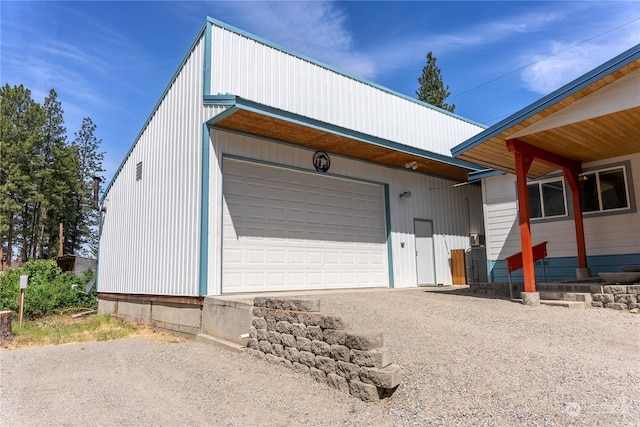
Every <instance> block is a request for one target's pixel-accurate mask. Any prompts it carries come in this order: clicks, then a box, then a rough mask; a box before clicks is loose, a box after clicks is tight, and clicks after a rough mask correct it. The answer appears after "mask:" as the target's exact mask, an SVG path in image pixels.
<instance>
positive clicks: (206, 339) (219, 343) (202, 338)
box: [196, 334, 247, 353]
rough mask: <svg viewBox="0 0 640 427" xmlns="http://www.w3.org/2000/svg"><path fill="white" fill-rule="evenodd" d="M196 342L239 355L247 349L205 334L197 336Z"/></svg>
mask: <svg viewBox="0 0 640 427" xmlns="http://www.w3.org/2000/svg"><path fill="white" fill-rule="evenodd" d="M196 342H201V343H205V344H211V345H215V346H216V347H220V348H223V349H225V350H229V351H233V352H234V353H240V352H242V351H246V350H247V347H245V346H243V345H240V344H237V343H234V342H231V341H227V340H224V339H222V338H218V337H214V336H212V335H207V334H198V335H196Z"/></svg>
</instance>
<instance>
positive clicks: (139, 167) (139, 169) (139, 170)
mask: <svg viewBox="0 0 640 427" xmlns="http://www.w3.org/2000/svg"><path fill="white" fill-rule="evenodd" d="M141 179H142V162H139V163H138V164H136V181H140V180H141Z"/></svg>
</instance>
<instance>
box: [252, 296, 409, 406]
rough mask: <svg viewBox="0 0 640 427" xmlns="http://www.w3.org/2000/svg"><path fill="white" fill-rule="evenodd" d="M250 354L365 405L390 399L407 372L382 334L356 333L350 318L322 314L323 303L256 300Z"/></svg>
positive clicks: (290, 300)
mask: <svg viewBox="0 0 640 427" xmlns="http://www.w3.org/2000/svg"><path fill="white" fill-rule="evenodd" d="M252 312H253V318H252V326H251V328H250V331H249V335H250V338H249V341H248V343H247V347H248V348H249V353H251V354H253V355H255V356H258V357H260V358H264V359H266V360H269V361H271V362H274V363H279V364H282V365H285V366H288V367H290V368H292V369H293V370H294V371H296V372H299V373H302V374H308V375H311V376H312V377H313V378H314V379H316V380H317V381H319V382H321V383H324V384H327V385H329V386H330V387H333V388H336V389H338V390H340V391H343V392H345V393H350V394H351V395H352V396H355V397H357V398H359V399H362V400H364V401H377V400H379V399H381V398H384V397H387V396H390V395H391V394H392V393H393V392H394V391H395V389H396V388H397V387H398V385H399V384H400V381H401V379H402V371H401V369H400V367H399V366H398V365H395V364H391V354H390V351H389V349H388V348H387V347H384V340H383V336H382V333H379V332H366V331H353V330H351V326H352V325H351V320H350V319H347V318H345V317H342V316H336V315H332V314H323V313H320V301H319V300H303V299H283V298H266V297H257V298H255V300H254V307H253V308H252Z"/></svg>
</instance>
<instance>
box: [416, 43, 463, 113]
mask: <svg viewBox="0 0 640 427" xmlns="http://www.w3.org/2000/svg"><path fill="white" fill-rule="evenodd" d="M418 83H419V84H420V87H419V89H418V90H417V91H416V95H417V96H418V99H419V100H420V101H423V102H426V103H429V104H431V105H435V106H436V107H440V108H442V109H443V110H446V111H450V112H452V113H453V111H454V110H455V109H456V106H455V104H451V105H449V104H447V103H446V102H444V101H445V99H447V98H448V97H449V95H451V92H449V86H446V87H445V85H444V83H443V82H442V77H441V75H440V68H439V67H438V66H437V65H436V57H435V56H433V53H432V52H429V53H427V64H426V65H425V66H424V67H423V68H422V76H420V77H419V78H418Z"/></svg>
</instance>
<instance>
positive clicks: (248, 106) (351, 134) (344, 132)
mask: <svg viewBox="0 0 640 427" xmlns="http://www.w3.org/2000/svg"><path fill="white" fill-rule="evenodd" d="M216 97H217V95H216V96H212V97H210V98H209V99H211V100H215V99H217V98H216ZM220 99H221V101H223V102H224V103H225V104H223V105H229V104H227V103H229V102H230V100H229V96H228V95H220ZM235 99H236V102H235V105H234V107H235V108H237V109H241V110H245V111H251V112H254V113H258V114H262V115H265V116H269V117H273V118H276V119H279V120H284V121H287V122H289V123H295V124H299V125H302V126H306V127H310V128H313V129H318V130H322V131H324V132H330V133H333V134H335V135H339V136H344V137H347V138H350V139H356V140H359V141H362V142H365V143H367V144H372V145H376V146H379V147H384V148H389V149H392V150H395V151H399V152H403V153H407V154H411V155H415V156H420V157H423V158H426V159H429V160H434V161H437V162H440V163H444V164H448V165H451V166H457V167H461V168H465V169H470V170H474V171H477V170H481V167H480V166H478V165H476V164H473V163H470V162H467V161H464V160H458V159H454V158H453V157H449V156H445V155H443V154H438V153H433V152H431V151H427V150H422V149H420V148H416V147H411V146H408V145H404V144H400V143H398V142H394V141H389V140H386V139H382V138H378V137H375V136H372V135H367V134H364V133H362V132H358V131H355V130H351V129H346V128H343V127H341V126H337V125H333V124H330V123H326V122H322V121H320V120H316V119H312V118H309V117H305V116H301V115H299V114H295V113H291V112H288V111H284V110H280V109H278V108H274V107H269V106H267V105H263V104H259V103H257V102H254V101H249V100H247V99H244V98H240V97H238V96H237V97H236V98H235ZM212 103H214V104H215V102H214V101H212ZM233 112H235V110H234V111H229V110H225V111H224V112H223V113H221V114H227V116H228V115H229V114H231V113H233ZM227 116H221V115H220V114H219V115H216V116H215V117H213V118H211V119H210V120H209V121H208V122H207V123H209V124H211V125H214V124H215V123H217V122H218V121H220V120H222V119H223V118H225V117H227Z"/></svg>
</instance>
